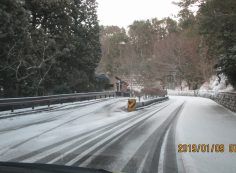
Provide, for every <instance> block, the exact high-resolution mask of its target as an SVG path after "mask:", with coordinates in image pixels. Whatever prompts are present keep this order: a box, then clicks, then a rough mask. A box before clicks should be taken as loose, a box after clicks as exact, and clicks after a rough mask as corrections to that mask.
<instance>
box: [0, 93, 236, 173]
mask: <svg viewBox="0 0 236 173" xmlns="http://www.w3.org/2000/svg"><path fill="white" fill-rule="evenodd" d="M126 104H127V98H126V99H125V98H116V99H110V100H107V99H103V100H100V101H99V100H97V101H96V102H94V101H91V102H90V103H89V102H87V104H84V103H83V104H81V103H73V104H70V105H64V106H63V107H61V108H60V107H56V108H55V109H52V110H50V111H39V112H30V111H27V115H24V113H20V112H17V113H14V116H10V115H7V116H5V118H2V119H0V141H1V142H0V161H10V162H30V163H48V164H62V165H68V166H71V165H73V166H80V167H91V168H98V169H106V170H110V171H120V172H121V171H122V172H127V173H133V172H134V173H136V172H138V173H139V172H140V173H154V172H161V173H162V172H164V173H166V172H167V173H172V172H221V170H222V171H223V170H224V171H223V172H230V171H231V172H232V170H234V169H236V166H235V164H234V163H235V162H236V153H229V152H228V151H227V146H228V144H231V143H236V137H235V134H236V115H235V113H232V112H230V111H228V110H227V109H225V108H223V107H222V106H220V105H218V104H217V103H215V102H213V101H211V100H209V99H204V98H194V97H177V96H176V97H171V98H170V100H169V101H166V102H163V103H161V104H155V105H152V106H148V107H145V108H144V109H140V110H138V111H135V112H131V113H128V112H127V111H126V110H125V106H126ZM1 114H5V113H0V117H1ZM17 114H20V116H18V115H17ZM179 144H225V152H224V153H202V152H198V153H178V145H179ZM220 165H221V166H222V165H223V167H224V169H223V167H221V166H220ZM225 167H226V168H225Z"/></svg>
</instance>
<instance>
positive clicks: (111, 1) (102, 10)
mask: <svg viewBox="0 0 236 173" xmlns="http://www.w3.org/2000/svg"><path fill="white" fill-rule="evenodd" d="M173 1H174V0H97V2H98V19H99V21H100V24H102V25H117V26H120V27H125V28H126V27H127V26H129V25H130V24H132V23H133V21H134V20H142V19H151V18H155V17H157V18H158V19H161V18H163V17H167V16H170V17H173V15H176V14H177V13H178V10H179V8H178V7H177V6H176V5H174V4H172V2H173Z"/></svg>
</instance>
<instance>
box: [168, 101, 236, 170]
mask: <svg viewBox="0 0 236 173" xmlns="http://www.w3.org/2000/svg"><path fill="white" fill-rule="evenodd" d="M172 98H175V99H181V100H182V99H184V100H186V103H185V106H184V109H183V110H182V112H181V116H180V117H179V120H178V123H177V133H176V134H177V142H176V147H178V144H197V145H198V144H206V145H207V144H210V146H211V145H212V144H224V146H225V149H224V152H223V153H221V152H219V153H217V152H196V153H193V152H191V153H190V152H188V153H177V155H181V157H182V159H183V163H184V166H185V171H186V172H193V173H195V172H196V173H197V172H199V173H216V172H224V173H232V172H235V170H236V164H235V163H236V153H230V152H229V148H228V146H229V144H236V136H235V134H236V114H235V113H233V112H231V111H229V110H227V109H226V108H224V107H223V106H221V105H219V104H217V103H215V102H214V101H212V100H210V99H205V98H193V97H174V96H173V97H172ZM210 151H211V150H210Z"/></svg>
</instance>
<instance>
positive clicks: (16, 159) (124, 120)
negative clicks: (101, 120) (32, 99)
mask: <svg viewBox="0 0 236 173" xmlns="http://www.w3.org/2000/svg"><path fill="white" fill-rule="evenodd" d="M169 104H171V103H168V104H167V105H169ZM158 106H159V107H161V106H162V105H161V106H160V105H158ZM164 106H166V104H164ZM155 109H156V108H153V109H150V110H148V112H151V111H153V110H155ZM145 113H146V112H144V113H142V114H141V115H140V114H136V115H134V116H131V117H127V118H125V119H121V120H119V121H117V122H114V123H112V124H108V125H106V126H103V127H100V128H97V129H94V130H91V131H89V132H85V133H83V134H79V135H76V136H73V137H71V138H68V139H66V140H63V141H59V142H57V143H55V144H52V145H49V146H46V147H43V148H41V149H39V150H36V151H33V152H30V153H27V154H25V155H23V156H20V157H17V158H13V159H11V160H10V161H12V162H16V161H24V160H27V159H29V158H31V157H34V156H37V155H38V154H39V153H43V152H47V151H49V150H51V149H53V148H55V147H58V146H60V145H64V144H65V143H69V142H71V141H73V140H75V139H77V138H80V137H83V136H84V135H88V134H90V133H93V132H96V131H100V130H102V129H107V128H108V129H109V128H110V127H115V126H117V125H119V124H121V123H123V122H126V121H129V120H130V119H133V118H135V117H137V116H142V115H143V114H145ZM27 142H28V141H27ZM77 142H79V141H77ZM72 146H73V144H72ZM72 146H71V147H72ZM15 147H16V146H15ZM61 153H62V152H60V153H54V154H53V155H54V156H58V154H59V155H60V154H61ZM51 157H52V156H51V155H49V156H45V157H44V158H42V159H40V160H39V161H40V162H42V163H46V162H48V161H49V159H48V158H51ZM43 159H45V160H43Z"/></svg>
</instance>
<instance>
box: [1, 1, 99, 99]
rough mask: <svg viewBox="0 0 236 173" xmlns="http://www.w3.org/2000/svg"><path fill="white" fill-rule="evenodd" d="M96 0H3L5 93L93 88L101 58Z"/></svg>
mask: <svg viewBox="0 0 236 173" xmlns="http://www.w3.org/2000/svg"><path fill="white" fill-rule="evenodd" d="M96 8H97V3H96V1H95V0H50V1H47V0H1V1H0V62H1V63H0V90H1V91H0V92H1V93H2V94H3V96H5V97H13V96H14V97H16V96H36V95H48V94H56V93H60V94H61V93H69V92H81V91H92V90H94V88H95V77H94V71H95V68H96V67H97V65H98V63H99V61H100V58H101V47H100V42H99V24H98V19H97V14H96Z"/></svg>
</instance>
